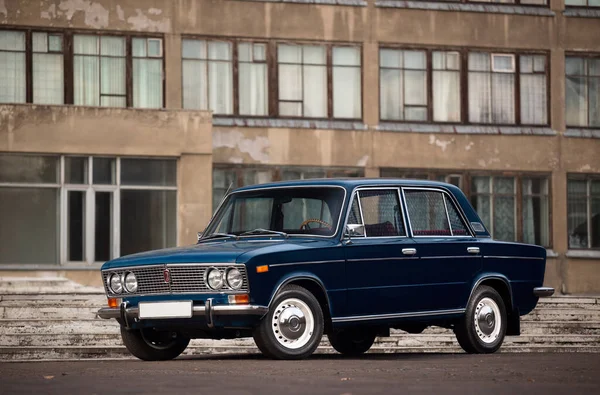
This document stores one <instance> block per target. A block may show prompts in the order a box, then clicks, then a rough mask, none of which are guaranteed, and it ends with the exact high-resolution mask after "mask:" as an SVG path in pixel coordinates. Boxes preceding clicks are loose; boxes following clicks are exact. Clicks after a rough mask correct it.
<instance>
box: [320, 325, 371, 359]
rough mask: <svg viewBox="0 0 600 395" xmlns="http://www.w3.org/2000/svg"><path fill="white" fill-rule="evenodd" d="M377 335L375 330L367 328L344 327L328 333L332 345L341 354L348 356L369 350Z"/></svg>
mask: <svg viewBox="0 0 600 395" xmlns="http://www.w3.org/2000/svg"><path fill="white" fill-rule="evenodd" d="M375 337H376V336H375V331H373V330H370V329H366V328H351V329H342V330H337V331H335V332H333V333H330V334H328V335H327V338H328V339H329V343H331V346H332V347H333V348H334V349H335V350H336V351H337V352H339V353H340V354H344V355H348V356H357V355H360V354H364V353H366V352H367V351H369V349H370V348H371V346H372V345H373V343H374V342H375Z"/></svg>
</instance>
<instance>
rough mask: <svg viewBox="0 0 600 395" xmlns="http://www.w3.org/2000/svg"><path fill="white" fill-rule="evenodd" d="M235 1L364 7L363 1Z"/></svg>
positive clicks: (364, 2) (365, 4)
mask: <svg viewBox="0 0 600 395" xmlns="http://www.w3.org/2000/svg"><path fill="white" fill-rule="evenodd" d="M236 1H254V2H259V3H300V4H318V5H346V6H351V7H366V6H367V2H366V1H364V0H236Z"/></svg>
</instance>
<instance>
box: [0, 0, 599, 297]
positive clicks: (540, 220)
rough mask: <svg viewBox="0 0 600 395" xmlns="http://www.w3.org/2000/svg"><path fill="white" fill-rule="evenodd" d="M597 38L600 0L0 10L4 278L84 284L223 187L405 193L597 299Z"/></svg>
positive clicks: (157, 242) (197, 220)
mask: <svg viewBox="0 0 600 395" xmlns="http://www.w3.org/2000/svg"><path fill="white" fill-rule="evenodd" d="M599 37H600V7H599V4H598V3H597V2H595V1H594V0H585V1H578V0H566V4H565V1H563V0H558V1H554V0H514V2H512V1H509V2H501V3H500V2H499V3H490V2H471V1H468V0H463V1H462V2H461V1H456V2H447V1H421V0H414V1H380V0H377V1H372V0H370V1H361V0H335V1H334V0H331V1H329V0H311V1H309V0H306V1H303V0H294V1H276V0H270V1H244V0H220V1H217V0H176V1H168V0H150V1H141V0H129V1H126V0H98V1H94V0H41V1H39V2H28V1H18V0H0V240H1V241H0V270H1V271H0V275H2V274H4V275H6V274H14V273H16V272H20V273H24V272H29V273H36V274H37V273H42V272H45V271H60V272H61V273H63V274H64V275H67V276H70V277H77V278H80V279H87V278H89V279H93V280H89V281H97V278H99V276H98V275H97V269H98V267H99V265H100V264H101V263H102V261H104V260H107V259H110V258H113V257H116V256H119V255H123V254H125V253H131V252H135V251H139V250H144V249H150V248H162V247H168V246H173V245H182V244H190V243H193V242H194V241H195V237H196V236H195V235H196V232H197V231H200V230H202V229H203V228H204V226H205V225H206V223H207V221H208V220H209V218H210V216H211V214H212V210H213V209H214V208H215V203H216V202H218V201H219V200H220V198H221V197H222V196H223V194H224V193H225V191H226V190H227V189H228V187H229V186H230V185H233V186H242V185H247V184H254V183H260V182H267V181H274V180H285V179H293V178H310V177H337V176H350V177H355V176H367V177H416V178H430V179H443V180H446V181H448V182H452V183H455V184H457V185H459V186H460V187H461V188H462V189H463V190H464V191H465V193H466V194H467V196H469V198H470V199H471V201H472V203H473V204H474V206H475V207H476V209H477V210H478V212H479V213H480V215H481V216H482V218H483V220H484V222H486V226H487V227H488V228H489V229H490V230H491V232H492V233H493V234H494V237H495V238H498V239H505V240H514V241H523V242H530V243H536V244H540V245H543V246H545V247H546V248H547V249H548V257H549V259H548V265H547V271H546V283H547V284H548V285H549V286H553V287H555V288H556V289H558V290H560V291H561V292H563V293H575V294H580V293H598V292H600V39H599ZM84 281H87V280H84Z"/></svg>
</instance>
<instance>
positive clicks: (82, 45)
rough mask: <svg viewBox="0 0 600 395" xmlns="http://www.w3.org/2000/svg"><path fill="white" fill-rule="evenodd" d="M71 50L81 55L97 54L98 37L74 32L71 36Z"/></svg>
mask: <svg viewBox="0 0 600 395" xmlns="http://www.w3.org/2000/svg"><path fill="white" fill-rule="evenodd" d="M73 52H74V53H75V54H82V55H97V54H98V37H96V36H87V35H81V34H75V35H74V36H73Z"/></svg>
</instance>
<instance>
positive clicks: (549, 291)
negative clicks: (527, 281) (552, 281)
mask: <svg viewBox="0 0 600 395" xmlns="http://www.w3.org/2000/svg"><path fill="white" fill-rule="evenodd" d="M533 294H534V295H535V296H537V297H538V298H547V297H548V296H552V295H554V288H550V287H537V288H534V289H533Z"/></svg>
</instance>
